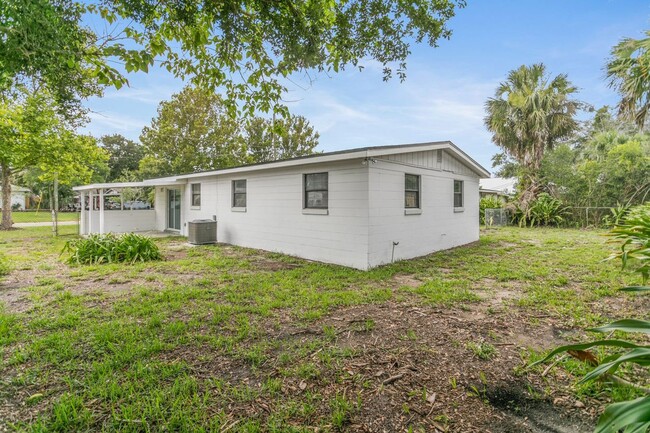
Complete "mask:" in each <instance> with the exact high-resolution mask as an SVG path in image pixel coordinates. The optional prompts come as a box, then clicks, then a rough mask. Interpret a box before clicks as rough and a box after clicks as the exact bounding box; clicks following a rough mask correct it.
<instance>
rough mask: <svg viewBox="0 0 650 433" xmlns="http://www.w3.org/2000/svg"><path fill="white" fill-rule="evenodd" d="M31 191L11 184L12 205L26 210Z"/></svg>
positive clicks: (0, 202) (0, 203)
mask: <svg viewBox="0 0 650 433" xmlns="http://www.w3.org/2000/svg"><path fill="white" fill-rule="evenodd" d="M30 194H31V192H30V191H29V189H27V188H23V187H22V186H16V185H11V206H12V207H15V206H20V207H19V208H18V209H19V210H25V209H26V207H27V204H28V203H27V200H29V198H28V197H29V195H30ZM0 208H2V191H0Z"/></svg>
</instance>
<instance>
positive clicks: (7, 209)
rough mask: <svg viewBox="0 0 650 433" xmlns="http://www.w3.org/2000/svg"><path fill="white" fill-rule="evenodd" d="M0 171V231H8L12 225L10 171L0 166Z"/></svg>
mask: <svg viewBox="0 0 650 433" xmlns="http://www.w3.org/2000/svg"><path fill="white" fill-rule="evenodd" d="M0 170H1V171H2V224H0V229H2V230H9V229H11V226H12V225H13V221H12V220H11V169H10V168H9V166H7V165H5V164H2V165H0Z"/></svg>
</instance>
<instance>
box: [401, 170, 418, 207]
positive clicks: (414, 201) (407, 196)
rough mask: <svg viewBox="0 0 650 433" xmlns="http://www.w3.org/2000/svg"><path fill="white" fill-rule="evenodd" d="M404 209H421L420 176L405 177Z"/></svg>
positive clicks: (409, 175)
mask: <svg viewBox="0 0 650 433" xmlns="http://www.w3.org/2000/svg"><path fill="white" fill-rule="evenodd" d="M404 207H405V208H407V209H419V208H420V176H418V175H416V174H407V175H405V176H404Z"/></svg>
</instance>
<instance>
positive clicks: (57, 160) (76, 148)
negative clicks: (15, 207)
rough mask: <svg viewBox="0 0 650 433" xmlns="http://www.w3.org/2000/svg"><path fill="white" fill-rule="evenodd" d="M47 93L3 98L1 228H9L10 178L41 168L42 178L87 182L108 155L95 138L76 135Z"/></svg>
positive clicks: (0, 124) (0, 112)
mask: <svg viewBox="0 0 650 433" xmlns="http://www.w3.org/2000/svg"><path fill="white" fill-rule="evenodd" d="M56 108H57V107H56V104H55V103H54V101H53V99H52V98H50V97H49V96H48V95H47V93H46V92H41V93H39V94H38V95H34V94H23V95H22V96H21V98H20V99H12V100H8V99H7V98H0V143H2V146H0V172H1V173H0V175H1V179H2V225H1V228H2V229H10V228H11V226H12V220H11V206H10V197H11V179H12V177H13V175H14V174H16V173H20V172H21V171H23V170H24V169H26V168H29V167H38V169H39V170H40V171H41V172H42V175H41V176H40V178H41V180H50V181H51V180H53V179H54V178H56V179H57V180H58V181H59V182H61V183H63V184H69V183H71V182H73V181H74V180H79V181H82V182H83V181H87V180H88V179H89V178H90V176H91V175H92V169H91V167H92V165H93V164H95V163H96V162H97V161H101V160H102V159H103V158H105V154H104V153H103V151H101V149H99V148H98V147H97V146H96V143H95V141H94V139H93V138H92V137H88V136H80V135H76V134H75V133H74V132H73V131H72V130H71V129H70V125H69V124H68V123H67V122H66V118H65V116H62V115H61V114H59V112H58V111H57V109H56Z"/></svg>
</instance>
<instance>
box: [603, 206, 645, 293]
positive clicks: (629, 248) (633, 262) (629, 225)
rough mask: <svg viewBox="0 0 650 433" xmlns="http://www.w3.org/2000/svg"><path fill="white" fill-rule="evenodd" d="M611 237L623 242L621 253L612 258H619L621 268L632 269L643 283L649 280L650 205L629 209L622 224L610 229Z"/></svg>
mask: <svg viewBox="0 0 650 433" xmlns="http://www.w3.org/2000/svg"><path fill="white" fill-rule="evenodd" d="M612 236H614V238H615V239H617V240H619V241H623V244H622V245H621V251H620V252H619V253H616V254H614V255H613V256H612V258H620V259H621V262H622V264H623V267H632V268H633V269H634V270H635V271H636V272H638V273H640V274H641V277H642V278H643V282H644V283H645V282H647V281H648V279H649V278H650V203H646V204H644V205H641V206H636V207H633V208H632V209H630V210H629V212H627V215H626V216H625V219H624V220H623V222H622V223H621V224H619V225H617V226H615V227H614V228H613V229H612Z"/></svg>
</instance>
